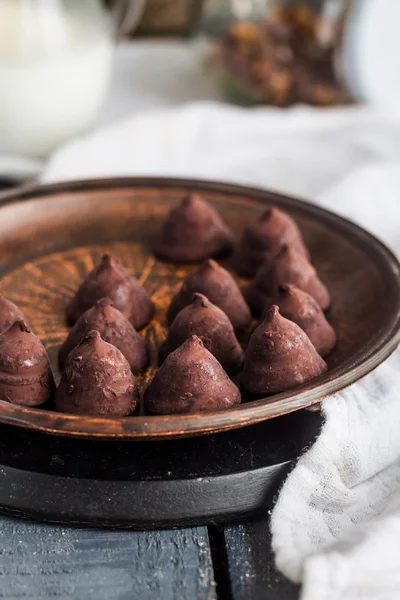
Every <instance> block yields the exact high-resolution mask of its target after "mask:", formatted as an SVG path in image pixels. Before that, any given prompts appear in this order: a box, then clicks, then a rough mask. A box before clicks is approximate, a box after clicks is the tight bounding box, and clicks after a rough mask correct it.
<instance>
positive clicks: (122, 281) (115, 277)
mask: <svg viewBox="0 0 400 600" xmlns="http://www.w3.org/2000/svg"><path fill="white" fill-rule="evenodd" d="M101 298H110V300H111V301H112V303H113V306H114V307H115V308H116V309H118V310H119V311H121V312H122V314H123V315H124V316H125V317H126V318H127V319H128V320H129V321H130V322H131V323H132V325H133V326H134V327H135V329H141V328H142V327H144V326H145V325H146V324H147V323H148V322H149V321H150V319H151V317H152V316H153V313H154V305H153V303H152V301H151V300H150V298H149V296H148V295H147V292H146V291H145V290H144V288H143V287H142V286H141V285H140V283H139V282H138V280H137V279H136V278H135V277H133V275H132V274H131V273H130V271H128V269H127V268H126V267H124V266H123V265H121V264H120V263H119V262H118V261H117V260H115V259H114V258H113V257H112V256H111V255H110V254H105V255H104V256H103V258H102V260H101V262H100V264H99V265H98V266H97V267H96V268H95V269H93V271H91V272H90V273H89V274H88V275H87V277H86V279H85V280H84V281H83V283H82V284H81V286H80V288H79V289H78V291H77V292H76V294H75V296H74V297H73V298H72V300H71V301H70V302H69V304H68V306H67V319H68V321H69V322H70V323H71V325H73V324H74V323H76V321H77V320H78V319H79V317H80V316H81V314H82V313H84V312H85V311H86V310H87V309H88V308H91V307H92V306H94V305H95V304H96V302H97V301H98V300H101Z"/></svg>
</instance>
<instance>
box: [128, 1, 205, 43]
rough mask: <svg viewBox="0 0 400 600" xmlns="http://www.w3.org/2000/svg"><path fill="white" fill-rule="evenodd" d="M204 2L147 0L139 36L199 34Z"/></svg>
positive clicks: (138, 31)
mask: <svg viewBox="0 0 400 600" xmlns="http://www.w3.org/2000/svg"><path fill="white" fill-rule="evenodd" d="M203 3H204V0H147V2H146V7H145V9H144V12H143V17H142V20H141V21H140V25H139V27H138V30H137V33H138V34H139V35H157V36H159V35H180V36H183V35H184V36H187V35H190V34H194V33H195V32H197V28H198V26H199V23H200V18H201V14H202V8H203Z"/></svg>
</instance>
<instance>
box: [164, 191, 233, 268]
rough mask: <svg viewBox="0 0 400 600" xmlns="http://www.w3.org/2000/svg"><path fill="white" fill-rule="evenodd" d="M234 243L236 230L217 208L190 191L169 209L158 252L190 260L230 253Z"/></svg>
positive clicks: (182, 259) (197, 260) (181, 261)
mask: <svg viewBox="0 0 400 600" xmlns="http://www.w3.org/2000/svg"><path fill="white" fill-rule="evenodd" d="M232 247H233V235H232V232H231V231H230V229H228V227H227V226H226V225H225V223H224V222H223V220H222V219H221V217H220V215H219V214H218V213H217V211H216V210H214V209H213V208H212V207H211V206H210V205H209V204H208V203H207V202H204V200H202V199H201V198H200V196H199V195H198V194H190V195H189V196H187V197H186V198H185V199H184V200H183V201H182V203H181V204H180V205H179V206H177V207H176V208H173V209H172V210H171V211H170V212H169V213H168V216H167V218H166V220H165V222H164V226H163V228H162V231H161V234H160V237H159V239H158V240H157V242H156V244H155V246H154V253H155V255H156V256H158V257H159V258H161V259H164V260H169V261H172V262H177V263H190V262H200V261H202V260H204V259H205V258H209V257H212V256H215V257H216V256H220V255H222V254H226V253H227V252H229V251H231V250H232Z"/></svg>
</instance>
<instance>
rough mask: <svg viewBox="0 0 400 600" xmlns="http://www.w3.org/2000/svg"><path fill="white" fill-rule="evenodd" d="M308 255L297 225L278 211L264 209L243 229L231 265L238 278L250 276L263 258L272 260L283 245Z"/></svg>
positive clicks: (275, 209) (286, 215)
mask: <svg viewBox="0 0 400 600" xmlns="http://www.w3.org/2000/svg"><path fill="white" fill-rule="evenodd" d="M285 244H286V245H288V246H291V247H292V248H294V249H295V250H297V251H298V252H300V253H302V254H304V255H305V256H306V257H307V258H308V256H309V254H308V251H307V248H306V247H305V245H304V242H303V238H302V236H301V233H300V230H299V228H298V227H297V225H296V223H295V222H294V221H293V219H292V218H291V217H289V215H288V214H286V213H284V212H282V211H281V210H278V209H277V208H273V207H269V208H267V209H266V210H265V211H264V212H263V213H262V215H261V216H260V217H258V218H257V219H255V220H254V221H252V222H251V223H249V225H248V226H247V227H246V228H245V229H244V231H243V234H242V239H241V241H240V244H239V247H238V250H237V251H236V253H235V256H234V258H233V266H234V268H235V269H236V271H237V272H238V273H239V274H240V275H244V276H247V277H253V276H254V275H255V274H256V272H257V270H258V268H259V267H260V265H262V263H263V262H264V260H265V259H267V258H269V259H271V258H274V257H275V256H276V255H277V254H278V252H279V251H280V249H281V248H282V246H283V245H285Z"/></svg>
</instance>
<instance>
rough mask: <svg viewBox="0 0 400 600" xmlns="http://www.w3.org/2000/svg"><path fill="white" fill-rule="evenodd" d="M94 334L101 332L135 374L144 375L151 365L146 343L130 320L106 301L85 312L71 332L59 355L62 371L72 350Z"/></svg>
mask: <svg viewBox="0 0 400 600" xmlns="http://www.w3.org/2000/svg"><path fill="white" fill-rule="evenodd" d="M92 330H96V331H98V332H99V333H100V335H101V337H102V338H103V340H104V341H105V342H108V343H109V344H112V345H113V346H115V347H116V348H118V350H120V352H122V354H123V355H124V356H125V358H126V360H127V361H128V362H129V364H130V366H131V370H132V372H133V373H137V372H138V371H141V370H142V369H143V368H144V367H145V366H146V365H147V363H148V362H149V352H148V348H147V345H146V342H145V341H144V340H143V338H141V337H140V335H139V334H138V333H137V331H136V329H135V328H134V327H133V325H132V324H131V323H130V322H129V321H128V319H127V318H126V317H124V315H123V314H122V313H121V312H120V311H119V310H118V309H116V308H115V307H114V306H113V305H112V302H111V300H110V299H109V298H103V299H102V300H99V301H98V302H97V303H96V304H95V306H92V308H89V310H87V311H85V312H84V313H83V315H81V316H80V317H79V319H78V320H77V322H76V323H75V325H74V326H73V328H72V329H71V331H70V332H69V335H68V337H67V339H66V340H65V342H64V343H63V345H62V346H61V348H60V352H59V355H58V358H59V364H60V367H61V368H62V367H63V365H64V363H65V360H66V358H67V356H68V354H69V353H70V352H71V350H73V348H75V346H77V345H78V344H79V342H80V341H81V339H82V338H83V337H85V336H86V335H87V334H88V333H89V331H92Z"/></svg>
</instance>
